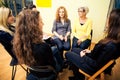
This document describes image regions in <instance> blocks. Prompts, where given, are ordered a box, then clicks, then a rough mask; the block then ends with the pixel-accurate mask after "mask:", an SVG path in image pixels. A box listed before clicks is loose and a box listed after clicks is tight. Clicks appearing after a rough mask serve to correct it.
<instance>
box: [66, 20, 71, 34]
mask: <svg viewBox="0 0 120 80" xmlns="http://www.w3.org/2000/svg"><path fill="white" fill-rule="evenodd" d="M67 32H71V21H70V20H69V21H68V29H67Z"/></svg>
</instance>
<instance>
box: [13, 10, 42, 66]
mask: <svg viewBox="0 0 120 80" xmlns="http://www.w3.org/2000/svg"><path fill="white" fill-rule="evenodd" d="M40 21H41V18H40V13H39V12H38V11H32V10H23V11H22V12H20V13H19V15H18V16H17V19H16V32H15V35H14V39H13V49H14V51H15V54H16V56H17V58H18V61H19V63H24V64H26V65H29V66H31V65H33V64H34V63H35V59H34V57H33V52H32V49H31V47H32V46H31V44H33V43H42V34H43V32H42V25H40Z"/></svg>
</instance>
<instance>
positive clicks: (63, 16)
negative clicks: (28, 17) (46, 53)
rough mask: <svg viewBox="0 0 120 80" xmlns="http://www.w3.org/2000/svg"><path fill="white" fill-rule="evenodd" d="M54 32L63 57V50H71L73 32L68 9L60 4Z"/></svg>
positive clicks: (55, 40)
mask: <svg viewBox="0 0 120 80" xmlns="http://www.w3.org/2000/svg"><path fill="white" fill-rule="evenodd" d="M52 32H53V34H54V35H55V36H54V42H55V43H56V45H57V47H58V49H59V51H60V52H61V57H62V58H63V50H70V33H71V22H70V20H69V19H68V15H67V10H66V9H65V7H63V6H60V7H59V8H58V9H57V12H56V19H55V21H54V23H53V28H52Z"/></svg>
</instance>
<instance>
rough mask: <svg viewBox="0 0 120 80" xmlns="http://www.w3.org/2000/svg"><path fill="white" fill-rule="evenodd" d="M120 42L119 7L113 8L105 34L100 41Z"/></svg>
mask: <svg viewBox="0 0 120 80" xmlns="http://www.w3.org/2000/svg"><path fill="white" fill-rule="evenodd" d="M111 40H112V41H114V42H120V9H113V10H112V11H111V13H110V16H109V20H108V30H107V36H106V37H105V39H104V40H103V41H102V42H108V41H111Z"/></svg>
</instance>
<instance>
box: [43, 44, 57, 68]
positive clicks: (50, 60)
mask: <svg viewBox="0 0 120 80" xmlns="http://www.w3.org/2000/svg"><path fill="white" fill-rule="evenodd" d="M45 51H46V59H47V61H48V63H49V64H50V65H52V66H53V67H54V68H55V65H56V63H55V60H54V56H53V53H52V50H51V48H50V46H49V45H48V44H47V43H46V50H45Z"/></svg>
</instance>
